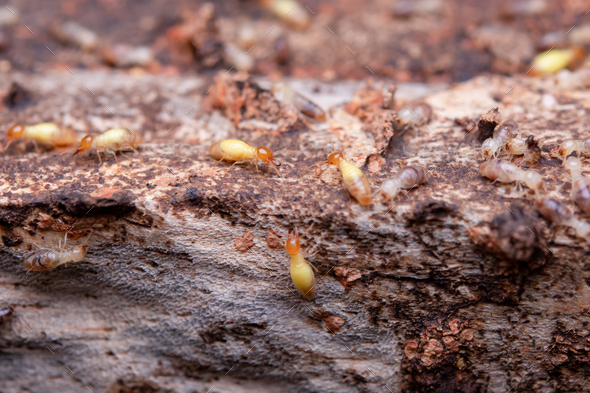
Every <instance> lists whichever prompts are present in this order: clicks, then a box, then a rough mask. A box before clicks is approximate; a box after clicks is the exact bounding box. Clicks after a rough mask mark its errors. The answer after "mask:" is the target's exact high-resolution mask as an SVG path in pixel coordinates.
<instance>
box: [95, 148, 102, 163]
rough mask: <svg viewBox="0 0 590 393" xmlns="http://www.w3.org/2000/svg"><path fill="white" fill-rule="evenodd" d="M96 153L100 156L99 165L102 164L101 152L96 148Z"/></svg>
mask: <svg viewBox="0 0 590 393" xmlns="http://www.w3.org/2000/svg"><path fill="white" fill-rule="evenodd" d="M96 155H97V156H98V162H99V165H102V158H100V153H99V151H98V149H96Z"/></svg>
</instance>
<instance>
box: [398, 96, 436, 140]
mask: <svg viewBox="0 0 590 393" xmlns="http://www.w3.org/2000/svg"><path fill="white" fill-rule="evenodd" d="M431 119H432V107H431V106H430V105H428V104H426V103H424V102H422V103H418V104H415V105H412V106H411V108H410V107H408V106H406V107H405V108H403V109H402V110H400V111H399V112H398V113H397V118H396V121H397V127H396V129H397V130H399V131H400V134H403V133H405V132H406V131H407V130H409V129H414V130H415V131H416V135H418V128H419V127H422V126H424V125H426V124H428V123H429V122H430V120H431Z"/></svg>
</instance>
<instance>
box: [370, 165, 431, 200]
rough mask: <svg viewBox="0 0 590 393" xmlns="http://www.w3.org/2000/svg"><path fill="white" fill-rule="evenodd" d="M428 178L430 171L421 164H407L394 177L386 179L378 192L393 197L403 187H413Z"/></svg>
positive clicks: (385, 196) (386, 196)
mask: <svg viewBox="0 0 590 393" xmlns="http://www.w3.org/2000/svg"><path fill="white" fill-rule="evenodd" d="M426 180H428V171H427V170H426V168H424V167H423V166H420V165H414V166H407V167H405V168H402V169H400V170H399V171H398V172H397V173H396V174H395V176H394V177H393V179H389V180H385V181H384V182H383V184H381V188H380V189H379V191H378V192H380V193H381V195H382V196H383V197H384V198H390V199H391V201H392V203H393V199H394V198H395V197H396V196H397V195H398V194H399V192H400V191H401V190H402V189H406V190H409V189H412V188H414V187H416V186H418V185H420V184H422V183H424V182H425V181H426Z"/></svg>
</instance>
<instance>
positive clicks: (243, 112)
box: [209, 72, 305, 133]
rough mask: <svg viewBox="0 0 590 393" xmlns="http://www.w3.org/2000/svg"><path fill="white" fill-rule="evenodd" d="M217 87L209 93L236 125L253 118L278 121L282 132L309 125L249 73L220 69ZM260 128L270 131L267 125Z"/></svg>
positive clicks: (277, 127)
mask: <svg viewBox="0 0 590 393" xmlns="http://www.w3.org/2000/svg"><path fill="white" fill-rule="evenodd" d="M214 86H215V87H214V89H212V90H211V93H210V94H209V97H210V98H209V99H210V103H211V104H212V105H213V106H214V107H216V108H219V109H221V110H223V112H224V113H225V115H226V116H227V117H228V118H229V119H230V120H232V121H233V122H234V123H235V124H236V125H239V123H240V122H241V121H244V120H251V119H254V120H260V121H262V122H266V123H276V127H273V128H275V129H276V132H278V133H281V132H285V131H290V130H294V129H297V128H300V127H304V126H305V124H304V123H303V121H302V120H301V119H300V117H299V113H298V112H297V110H295V109H294V108H293V107H291V106H290V105H287V104H284V103H282V102H280V101H278V100H277V99H276V98H275V96H274V95H273V94H272V93H271V92H270V91H267V90H263V89H261V88H260V87H259V86H258V85H257V84H256V83H255V82H254V81H253V80H252V78H250V77H249V75H248V74H246V73H238V74H226V73H225V72H220V73H219V74H217V76H216V77H215V84H214ZM257 130H260V131H263V132H268V129H265V128H264V127H261V128H257Z"/></svg>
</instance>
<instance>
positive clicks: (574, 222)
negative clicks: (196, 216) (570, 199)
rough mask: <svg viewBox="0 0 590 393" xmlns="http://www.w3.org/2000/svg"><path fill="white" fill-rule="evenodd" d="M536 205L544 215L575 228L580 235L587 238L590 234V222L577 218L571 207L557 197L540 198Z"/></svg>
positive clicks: (555, 221) (556, 222)
mask: <svg viewBox="0 0 590 393" xmlns="http://www.w3.org/2000/svg"><path fill="white" fill-rule="evenodd" d="M535 207H536V208H537V210H538V211H539V213H540V214H541V215H542V216H543V217H545V218H546V219H547V220H549V221H551V222H553V223H555V224H556V225H563V226H568V227H570V228H573V229H574V230H575V231H576V235H577V236H578V237H581V238H585V237H587V236H588V235H589V234H590V224H588V223H587V222H585V221H582V220H579V219H578V218H576V216H574V214H573V213H572V212H571V210H570V209H568V208H567V207H566V206H564V205H563V204H561V203H559V202H558V201H556V200H555V199H552V198H538V199H536V200H535Z"/></svg>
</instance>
